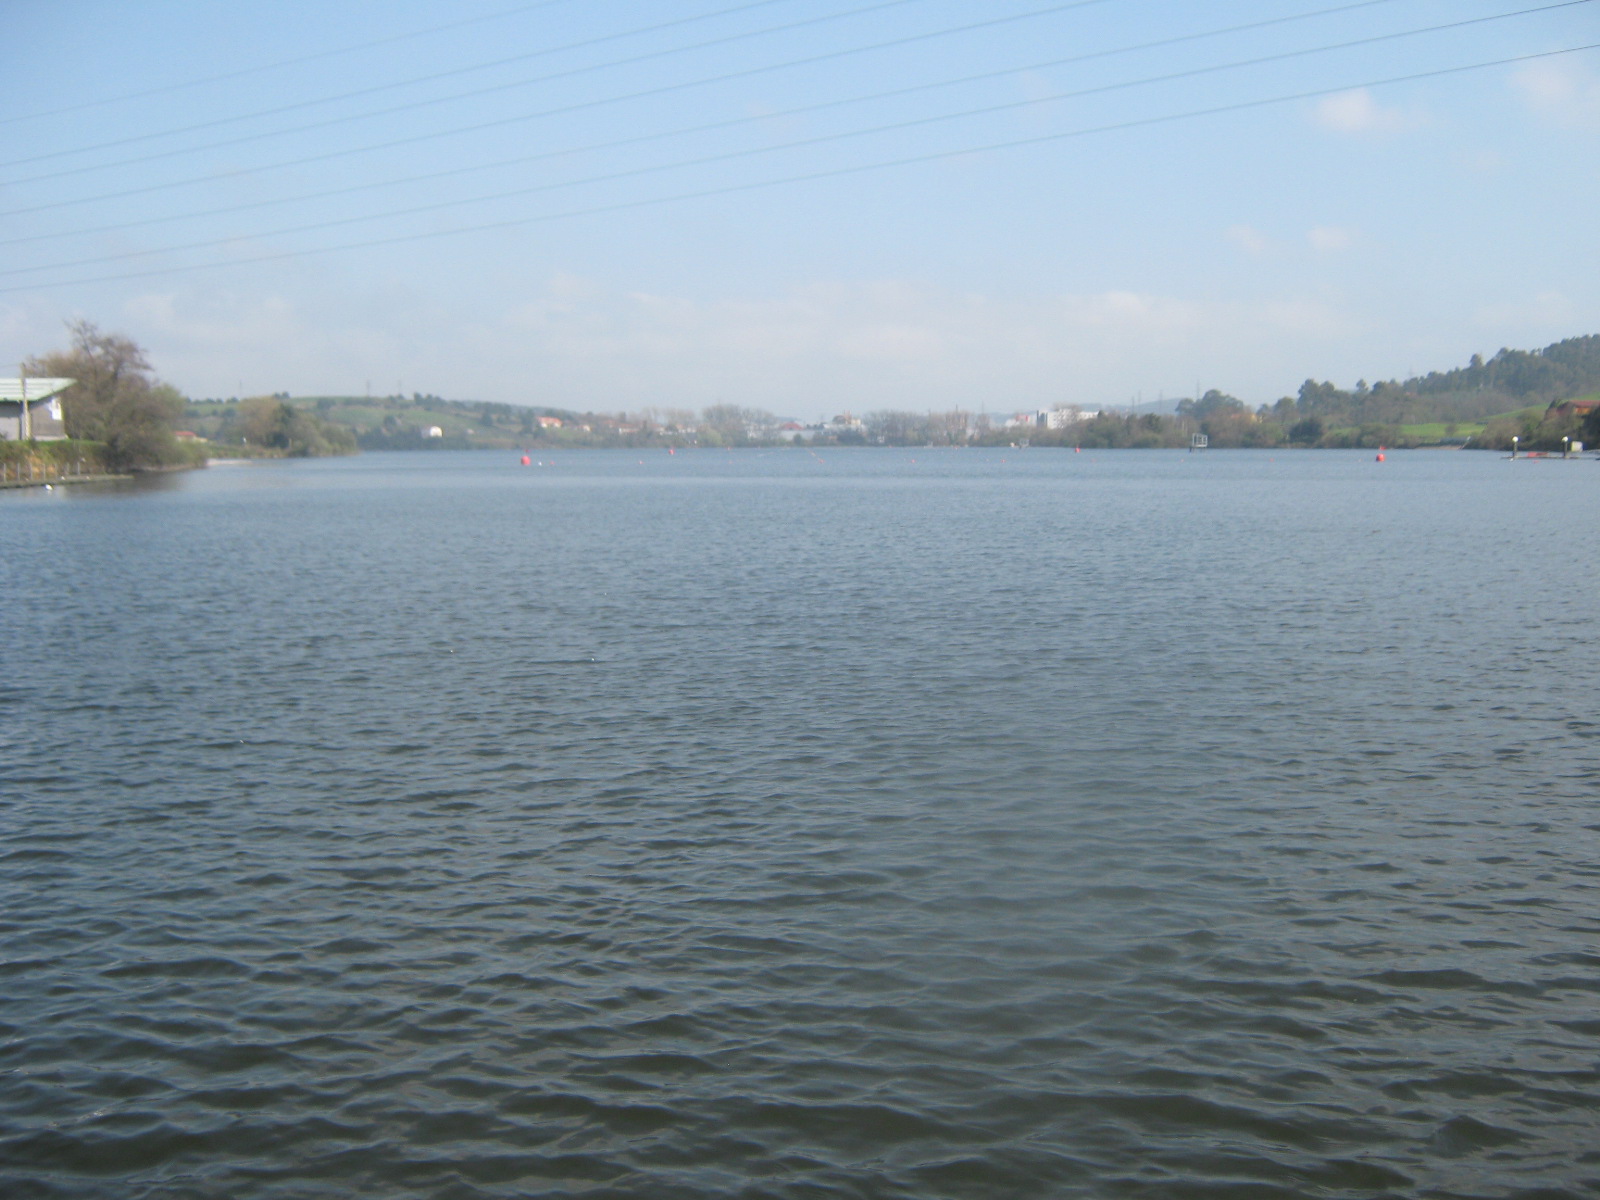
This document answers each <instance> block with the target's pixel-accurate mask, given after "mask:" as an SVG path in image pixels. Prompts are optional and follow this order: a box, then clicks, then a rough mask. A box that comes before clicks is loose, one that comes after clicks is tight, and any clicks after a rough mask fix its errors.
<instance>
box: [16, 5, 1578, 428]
mask: <svg viewBox="0 0 1600 1200" xmlns="http://www.w3.org/2000/svg"><path fill="white" fill-rule="evenodd" d="M1335 9H1340V10H1342V11H1329V10H1335ZM1532 9H1537V10H1541V11H1525V10H1532ZM1318 13H1320V14H1322V15H1309V14H1318ZM1513 13H1520V14H1521V15H1516V16H1504V19H1489V20H1479V19H1480V18H1497V17H1501V16H1502V15H1503V14H1513ZM1009 18H1014V19H1009ZM985 22H987V23H988V24H987V25H985V26H984V27H981V28H966V29H964V30H963V29H962V28H961V27H964V26H976V25H980V24H981V23H985ZM1265 22H1273V23H1272V24H1262V23H1265ZM1460 22H1473V23H1470V24H1458V23H1460ZM1446 24H1455V27H1454V28H1449V29H1438V28H1434V27H1437V26H1442V25H1446ZM1252 25H1253V26H1257V27H1256V28H1246V29H1235V30H1234V31H1233V32H1230V33H1217V31H1220V30H1224V29H1227V28H1229V27H1238V26H1252ZM652 26H653V27H656V28H653V29H652V28H650V27H652ZM1412 31H1428V32H1415V33H1412ZM1213 33H1217V35H1216V36H1199V37H1191V36H1190V35H1206V34H1213ZM0 35H3V37H4V44H5V45H6V46H7V47H8V48H9V50H10V54H9V55H8V63H7V68H6V72H5V78H6V83H7V87H6V89H5V100H4V110H3V114H0V164H3V165H0V245H3V250H4V253H3V254H0V289H4V290H3V291H0V354H8V355H9V356H10V358H9V360H7V361H16V360H19V359H20V358H22V357H24V356H25V355H27V354H30V353H37V352H40V351H43V350H47V349H50V348H53V347H56V346H59V345H61V344H62V343H63V341H64V332H63V328H62V322H63V321H64V320H65V319H68V318H72V317H80V316H81V317H87V318H89V319H91V320H94V321H96V322H98V323H99V324H100V325H101V326H102V327H104V328H107V329H113V330H117V331H121V332H125V333H127V334H129V335H131V336H133V337H134V338H136V339H138V340H139V341H140V342H142V343H143V344H145V345H146V346H147V347H148V348H149V350H150V353H151V357H152V359H153V360H154V362H155V364H156V366H157V367H158V369H159V371H160V372H161V374H162V375H163V376H164V377H166V378H168V379H170V380H171V381H172V382H174V383H176V384H177V385H178V386H179V387H181V388H183V389H184V390H185V391H187V392H189V393H190V394H192V395H197V396H208V395H235V394H254V393H259V392H270V391H280V390H288V391H291V392H293V393H296V394H310V393H324V392H357V393H359V392H361V391H363V390H365V389H366V388H367V387H368V386H369V384H370V387H371V389H372V390H373V391H374V392H375V393H382V392H391V391H395V390H403V391H406V392H412V391H423V392H437V393H440V394H442V395H446V396H451V397H457V398H472V399H483V400H496V401H506V402H512V403H533V404H551V405H556V406H560V407H571V408H596V409H601V410H617V409H629V410H637V409H641V408H644V407H647V406H655V407H689V408H699V407H702V406H703V405H705V404H708V403H713V402H718V401H726V402H734V403H741V404H748V405H753V406H758V407H763V408H770V409H773V410H776V411H779V412H782V413H785V414H790V415H798V416H805V417H810V416H819V415H828V414H832V413H834V412H838V411H841V410H845V409H849V410H853V411H856V412H862V411H870V410H872V409H876V408H883V407H907V408H915V409H926V408H948V407H952V406H957V405H959V406H961V407H964V408H978V409H987V410H991V411H1000V410H1006V409H1014V408H1026V407H1035V406H1044V405H1048V404H1051V403H1055V402H1072V403H1081V404H1084V405H1087V406H1091V407H1098V406H1101V405H1106V404H1112V405H1115V404H1126V403H1128V402H1129V401H1130V400H1131V399H1133V398H1134V397H1137V396H1142V397H1143V399H1144V400H1145V401H1147V402H1148V401H1152V400H1154V399H1156V398H1157V397H1158V396H1166V397H1172V396H1175V395H1183V394H1189V393H1190V392H1192V391H1193V389H1194V388H1195V387H1196V386H1197V385H1199V386H1201V387H1218V388H1222V389H1223V390H1226V391H1231V392H1233V393H1235V394H1236V395H1239V396H1240V397H1241V398H1243V399H1246V400H1248V401H1250V402H1252V403H1261V402H1266V401H1270V400H1272V399H1274V398H1276V397H1277V396H1279V395H1282V394H1285V393H1289V392H1293V391H1294V390H1295V388H1296V387H1298V385H1299V383H1300V381H1301V380H1302V379H1304V378H1305V377H1307V376H1315V377H1317V378H1331V379H1333V380H1334V381H1336V382H1339V383H1342V384H1346V385H1348V384H1351V383H1354V381H1355V379H1356V378H1357V377H1358V376H1366V377H1368V378H1383V377H1389V376H1396V375H1399V376H1403V375H1405V374H1406V373H1408V372H1409V371H1412V370H1427V369H1430V368H1442V367H1448V366H1451V365H1455V364H1458V363H1461V362H1464V361H1465V359H1466V358H1467V357H1468V356H1469V355H1470V354H1472V353H1473V352H1475V351H1478V352H1484V353H1489V352H1492V351H1494V350H1495V349H1497V348H1499V347H1500V346H1518V347H1530V348H1531V347H1535V346H1540V345H1543V344H1545V343H1548V342H1550V341H1554V340H1556V339H1559V338H1562V337H1568V336H1573V335H1577V334H1584V333H1596V332H1600V270H1597V269H1596V268H1597V266H1600V222H1597V221H1596V220H1595V218H1594V215H1593V214H1594V209H1595V203H1596V201H1595V198H1596V196H1597V195H1600V186H1597V185H1600V50H1594V49H1588V50H1582V51H1578V52H1574V53H1566V54H1556V55H1549V56H1547V57H1541V58H1526V59H1525V61H1521V62H1516V63H1504V64H1502V65H1497V66H1489V67H1485V68H1483V69H1476V70H1467V71H1459V72H1454V73H1449V74H1434V75H1432V76H1431V77H1427V78H1411V79H1409V80H1405V81H1402V82H1380V81H1385V80H1392V79H1396V78H1397V77H1402V76H1418V75H1423V74H1425V73H1430V72H1440V71H1446V70H1449V69H1451V68H1457V67H1464V66H1470V65H1474V64H1481V63H1487V62H1491V61H1493V60H1502V59H1509V58H1513V57H1520V56H1532V55H1541V54H1548V52H1551V51H1561V50H1567V49H1570V48H1573V47H1579V46H1585V45H1589V44H1591V43H1600V6H1597V3H1595V2H1594V0H1590V2H1588V3H1580V4H1568V5H1565V6H1562V7H1549V6H1548V5H1546V4H1538V3H1531V2H1524V3H1515V2H1506V3H1491V2H1489V0H1381V2H1373V3H1367V4H1363V5H1354V4H1343V5H1341V4H1338V3H1337V2H1336V0H1320V2H1319V0H1240V2H1238V3H1233V4H1198V3H1178V2H1175V0H1094V2H1090V3H1078V4H1076V5H1074V4H1065V3H1050V2H1049V0H989V2H988V3H983V4H978V3H972V2H970V0H968V2H965V3H961V2H956V0H899V2H897V3H885V2H884V0H833V2H831V3H827V2H824V0H769V2H767V3H762V4H753V3H748V2H746V3H740V2H739V0H694V2H691V0H659V2H657V3H651V4H646V3H640V2H637V0H555V2H553V3H545V4H529V3H523V4H517V3H515V2H513V0H500V2H499V3H491V2H488V0H468V2H457V3H453V4H445V3H442V2H438V0H399V2H393V3H388V4H384V5H382V6H377V5H370V4H354V3H348V2H344V0H328V2H322V3H318V4H304V3H292V2H291V3H281V4H274V5H262V4H241V5H218V4H215V3H200V2H198V0H143V2H142V3H140V4H138V5H127V4H122V3H109V2H100V0H49V2H44V0H38V2H35V0H12V2H11V3H9V4H6V5H3V6H0ZM925 35H934V36H925ZM1388 35H1406V36H1393V37H1391V36H1388ZM1180 39H1182V40H1180ZM1359 39H1383V40H1376V41H1373V40H1368V41H1366V43H1365V44H1362V45H1346V43H1351V42H1355V41H1357V40H1359ZM1157 42H1165V43H1167V44H1165V45H1146V48H1144V49H1130V48H1131V47H1136V46H1141V45H1145V44H1147V43H1157ZM874 47H876V48H874ZM1297 51H1309V53H1304V54H1297V55H1296V56H1294V57H1288V58H1285V57H1282V56H1284V55H1288V54H1291V53H1292V52H1297ZM1262 58H1266V59H1269V60H1271V61H1265V62H1255V63H1253V64H1252V65H1245V66H1239V65H1233V64H1239V63H1241V62H1244V61H1245V60H1254V59H1262ZM804 59H814V60H817V61H811V62H799V61H798V60H804ZM1073 59H1075V60H1076V61H1065V60H1073ZM219 76H225V77H224V78H217V77H219ZM729 76H732V77H731V78H730V77H729ZM1174 76H1178V77H1176V78H1174ZM1163 77H1165V78H1163ZM646 93H648V94H646ZM887 93H897V94H892V95H891V94H887ZM1064 93H1078V94H1077V95H1072V96H1068V97H1066V98H1060V97H1062V95H1063V94H1064ZM1313 93H1314V94H1313ZM1291 96H1300V97H1301V98H1299V99H1287V100H1281V101H1280V102H1275V103H1258V102H1261V101H1272V100H1279V98H1282V97H1291ZM1052 97H1056V98H1052ZM1240 105H1246V106H1249V107H1235V108H1233V110H1232V111H1224V112H1214V113H1210V114H1209V115H1194V114H1197V113H1201V112H1203V110H1212V109H1224V108H1229V107H1230V106H1240ZM273 110H277V111H273ZM555 110H564V111H555ZM978 110H988V111H978ZM944 117H949V118H950V119H941V120H929V118H944ZM1169 118H1175V119H1169ZM710 126H715V127H714V128H707V127H710ZM886 126H897V128H888V129H886V128H884V127H886ZM1108 126H1122V128H1116V129H1107V128H1105V127H1108ZM1095 130H1099V131H1098V132H1093V131H1095ZM874 131H875V132H874ZM1086 131H1088V132H1086ZM836 135H846V136H836ZM1063 135H1064V136H1063ZM1015 142H1021V143H1025V144H1022V145H1014V146H1009V147H1004V146H1003V145H1002V144H1004V143H1015ZM395 143H398V144H395ZM919 158H920V159H922V160H923V161H918V162H902V163H900V164H899V165H890V164H894V163H895V162H896V161H897V160H905V159H919ZM862 168H865V169H862ZM424 175H431V176H432V178H426V179H424V178H418V177H420V176H424ZM808 176H809V177H810V178H806V177H808ZM752 185H760V186H752ZM768 185H770V186H768ZM333 192H337V194H328V193H333ZM483 226H493V228H477V229H476V230H474V228H473V227H483ZM463 230H467V231H466V232H462V231H463ZM417 235H428V236H421V237H418V236H417ZM373 242H384V243H386V244H381V245H364V246H363V245H358V243H373ZM309 251H325V252H318V253H307V252H309Z"/></svg>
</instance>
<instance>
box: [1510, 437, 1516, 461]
mask: <svg viewBox="0 0 1600 1200" xmlns="http://www.w3.org/2000/svg"><path fill="white" fill-rule="evenodd" d="M1516 456H1517V435H1516V434H1514V433H1513V434H1512V435H1511V457H1512V458H1515V457H1516Z"/></svg>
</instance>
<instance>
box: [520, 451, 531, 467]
mask: <svg viewBox="0 0 1600 1200" xmlns="http://www.w3.org/2000/svg"><path fill="white" fill-rule="evenodd" d="M532 462H533V459H532V458H531V457H530V456H528V455H526V454H524V455H523V456H522V465H523V466H525V467H526V466H528V465H530V464H531V463H532Z"/></svg>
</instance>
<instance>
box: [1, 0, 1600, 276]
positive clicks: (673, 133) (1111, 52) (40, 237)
mask: <svg viewBox="0 0 1600 1200" xmlns="http://www.w3.org/2000/svg"><path fill="white" fill-rule="evenodd" d="M1393 2H1394V0H1358V2H1357V3H1352V4H1341V5H1336V6H1335V7H1333V8H1322V9H1316V10H1314V11H1312V12H1308V13H1294V14H1291V15H1289V16H1283V17H1269V18H1266V19H1264V20H1260V21H1250V22H1247V23H1245V24H1242V25H1229V26H1225V27H1223V28H1221V29H1210V30H1204V31H1201V32H1199V33H1186V34H1178V35H1176V36H1174V37H1168V38H1158V39H1156V40H1155V41H1149V42H1139V43H1136V44H1134V45H1130V46H1118V47H1113V48H1111V49H1108V50H1094V51H1089V52H1087V53H1084V54H1075V55H1071V56H1069V57H1066V58H1055V59H1047V60H1045V61H1043V62H1032V63H1024V64H1022V65H1021V66H1016V67H1005V68H1002V69H1000V70H997V71H984V72H980V73H978V74H975V75H963V76H959V77H957V78H955V79H946V80H937V81H935V82H932V83H921V84H915V85H912V86H910V87H902V88H893V89H890V90H888V91H882V92H873V93H870V94H868V95H866V96H854V97H849V98H846V99H842V100H827V101H822V102H820V103H817V104H810V105H803V106H800V107H797V108H789V109H782V110H779V111H776V112H771V113H762V114H759V115H756V116H747V117H734V118H731V119H729V120H725V121H714V122H711V123H709V124H705V125H696V126H691V127H689V128H685V129H675V130H669V131H668V132H666V133H658V134H641V135H637V136H635V137H630V138H619V139H616V140H614V141H609V142H598V143H591V144H589V145H586V146H575V147H569V148H567V149H564V150H546V151H541V152H540V153H537V154H524V155H518V156H517V157H515V158H508V159H500V160H498V161H495V162H490V163H478V164H474V165H472V166H469V167H453V168H449V169H446V170H441V171H430V172H426V173H424V174H421V175H408V176H403V177H401V178H399V179H389V180H383V181H379V182H375V183H362V184H354V185H351V186H349V187H342V188H330V189H327V190H324V191H320V192H311V193H306V194H302V195H299V196H288V197H279V198H276V199H272V200H257V201H252V202H250V203H248V204H236V205H230V206H227V207H224V208H214V209H206V210H203V211H200V212H191V213H180V214H172V215H169V216H164V217H149V218H146V219H144V220H140V221H127V222H119V223H115V224H110V225H98V226H93V227H91V228H88V229H78V230H70V231H64V232H55V233H38V234H30V235H28V236H26V237H19V238H6V239H0V246H15V245H20V244H23V243H27V242H37V241H45V240H56V239H59V238H65V237H81V236H83V235H85V234H92V233H107V232H113V231H120V230H126V229H137V228H142V227H144V226H148V225H158V224H165V223H169V222H172V221H186V220H196V219H199V218H203V217H215V216H225V215H227V214H230V213H236V212H247V211H249V210H251V209H258V208H269V207H275V206H278V205H283V204H297V203H303V202H304V201H307V200H321V199H326V198H328V197H332V196H344V195H349V194H351V193H354V192H361V191H371V190H374V189H377V188H386V187H398V186H401V185H403V184H408V183H422V182H426V181H429V180H434V179H444V178H450V177H453V176H457V175H465V174H470V173H472V172H475V171H486V170H493V169H495V168H498V167H508V166H518V165H521V164H525V163H531V162H538V161H541V160H544V159H549V158H558V157H564V156H566V155H571V154H587V153H592V152H594V151H596V150H612V149H617V148H619V147H622V146H628V145H638V144H640V143H648V142H653V141H661V140H664V139H666V138H672V137H683V136H687V135H689V134H695V133H708V132H712V131H714V130H718V129H727V128H732V127H735V126H738V125H746V124H752V123H755V122H760V121H766V120H771V119H775V118H779V117H791V116H800V115H804V114H806V113H812V112H819V111H822V110H824V109H828V108H838V107H842V106H844V105H849V104H865V103H870V102H872V101H875V100H885V99H891V98H895V97H900V96H908V95H912V94H914V93H916V92H923V91H931V90H934V89H936V88H944V87H956V86H960V85H963V84H968V83H979V82H983V81H985V80H990V79H999V78H1003V77H1005V76H1007V75H1014V74H1016V73H1018V72H1021V71H1042V70H1048V69H1052V68H1056V67H1063V66H1071V65H1074V64H1078V63H1084V62H1090V61H1093V60H1095V59H1103V58H1111V57H1115V56H1118V55H1123V54H1133V53H1138V52H1141V51H1145V50H1157V49H1163V48H1166V47H1168V46H1175V45H1181V44H1183V43H1185V42H1195V41H1201V40H1204V39H1207V38H1215V37H1225V36H1227V35H1229V34H1235V33H1245V32H1252V31H1255V30H1259V29H1264V28H1267V27H1269V26H1273V25H1284V24H1289V23H1292V22H1296V21H1305V20H1310V19H1312V18H1315V17H1323V16H1328V15H1331V14H1334V13H1341V12H1349V11H1350V10H1352V9H1358V8H1371V7H1373V6H1374V5H1378V4H1389V3H1393ZM1588 2H1589V0H1564V2H1563V3H1561V4H1556V5H1550V6H1547V7H1555V8H1560V7H1565V6H1567V5H1569V4H1579V3H1588ZM1542 11H1544V9H1524V10H1522V11H1521V12H1518V13H1503V14H1499V15H1498V16H1493V17H1483V18H1476V20H1480V21H1481V20H1503V19H1505V18H1506V17H1512V16H1521V15H1524V14H1526V13H1529V12H1542ZM1470 23H1472V22H1470V21H1469V22H1456V23H1455V24H1470ZM1453 27H1454V25H1445V26H1435V27H1433V28H1434V29H1445V28H1453ZM963 28H967V27H963ZM1413 32H1428V31H1427V30H1423V31H1413ZM928 36H931V35H927V34H918V35H915V37H917V38H924V37H928ZM902 40H911V39H902ZM884 44H885V43H877V44H876V45H877V46H879V47H881V46H883V45H884ZM853 52H855V51H840V52H835V53H853ZM801 61H803V62H804V61H809V60H801ZM787 65H792V63H791V64H784V63H780V64H776V65H775V66H766V67H753V68H749V69H747V70H746V71H742V72H736V73H735V74H738V75H748V74H754V73H757V72H762V71H770V70H776V69H778V68H779V67H783V66H787ZM726 78H728V76H718V77H716V79H717V81H718V82H720V81H722V80H723V79H726ZM684 86H689V85H685V84H670V85H667V86H666V87H664V88H648V89H646V90H644V91H642V92H633V93H629V94H625V95H622V96H616V97H610V98H608V99H605V100H599V101H590V102H587V103H588V104H610V103H620V102H623V101H627V100H636V99H640V98H647V97H650V96H654V95H657V94H659V93H661V92H663V91H670V90H673V89H676V88H680V87H684ZM584 106H585V105H574V106H569V107H568V108H562V109H552V110H546V111H545V112H543V113H538V114H532V115H528V116H524V117H519V118H517V119H518V120H532V119H534V118H535V117H537V116H548V115H553V114H558V113H563V112H566V111H569V110H570V108H574V107H584ZM428 136H439V135H428ZM19 211H23V212H29V211H36V210H32V209H24V210H19ZM7 215H11V214H7Z"/></svg>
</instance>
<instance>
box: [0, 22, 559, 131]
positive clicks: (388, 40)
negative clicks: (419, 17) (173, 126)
mask: <svg viewBox="0 0 1600 1200" xmlns="http://www.w3.org/2000/svg"><path fill="white" fill-rule="evenodd" d="M570 3H572V0H540V2H539V3H538V4H523V5H519V6H518V7H517V8H507V9H503V10H502V11H500V12H496V13H485V14H483V15H482V16H480V17H465V18H463V19H462V20H459V21H449V22H446V23H445V24H443V25H430V26H429V27H428V28H426V29H414V30H412V31H411V32H410V33H396V34H391V35H390V36H389V37H382V38H375V39H374V40H372V41H370V42H358V43H356V44H355V45H354V46H340V47H339V48H338V49H335V50H319V51H318V52H317V53H315V54H304V55H301V56H300V57H298V58H282V59H279V60H278V61H277V62H270V63H262V64H260V65H259V66H254V67H242V68H240V69H239V70H237V71H225V72H224V73H223V74H221V75H206V76H203V77H201V78H199V79H184V80H181V81H179V82H178V83H168V84H163V85H162V86H161V87H154V88H146V89H145V90H144V91H140V92H123V93H122V94H121V95H120V96H106V97H104V98H102V99H100V100H85V101H83V102H82V103H81V104H71V105H68V106H67V107H66V108H52V109H48V110H46V111H45V112H37V113H19V114H17V115H16V116H11V117H0V125H15V124H16V123H18V122H19V121H42V120H44V119H46V118H47V117H61V116H66V115H67V114H69V113H76V112H83V111H85V110H87V109H91V108H104V107H105V106H106V105H108V104H125V103H127V102H128V101H129V100H145V99H148V98H149V97H151V96H165V95H167V94H168V93H170V92H181V91H186V90H188V89H189V88H197V87H205V86H206V85H208V84H213V83H226V82H228V81H229V80H230V79H243V78H244V77H245V76H247V75H260V74H263V73H264V72H267V71H277V70H281V69H282V68H284V67H297V66H299V65H300V64H301V63H308V62H318V61H320V60H322V59H324V58H337V57H338V56H339V55H341V54H357V53H359V52H360V51H362V50H371V49H373V48H374V47H377V46H388V45H392V44H393V43H395V42H408V41H411V40H412V39H414V38H419V37H427V36H428V35H430V34H434V33H445V32H448V31H449V30H451V29H460V28H462V27H463V26H466V25H481V24H482V23H483V22H485V21H498V20H500V19H502V18H504V17H514V16H517V15H519V14H521V13H525V12H533V11H534V10H536V9H540V8H553V7H555V6H556V5H558V4H570ZM68 153H70V151H69V152H68ZM23 161H27V160H23Z"/></svg>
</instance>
